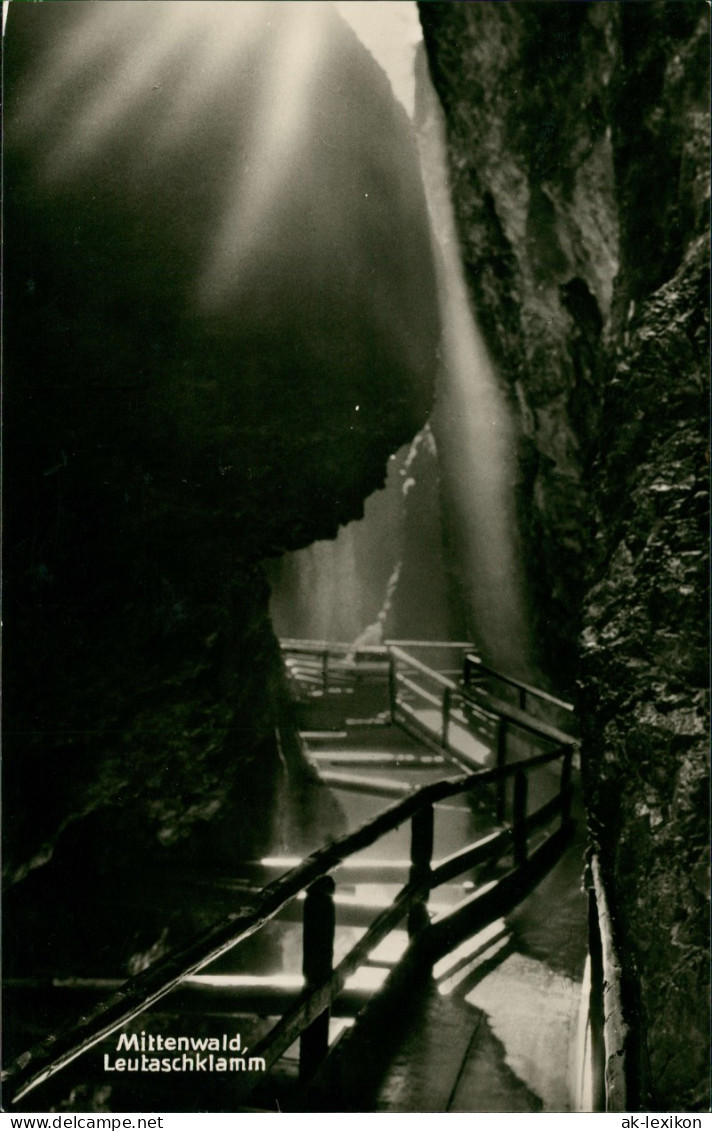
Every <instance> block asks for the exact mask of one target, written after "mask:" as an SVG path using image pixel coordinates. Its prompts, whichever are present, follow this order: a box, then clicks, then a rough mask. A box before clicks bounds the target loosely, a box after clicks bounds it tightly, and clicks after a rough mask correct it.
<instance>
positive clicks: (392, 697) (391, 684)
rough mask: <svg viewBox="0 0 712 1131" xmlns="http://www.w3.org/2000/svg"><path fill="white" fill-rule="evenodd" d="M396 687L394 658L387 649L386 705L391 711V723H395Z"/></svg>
mask: <svg viewBox="0 0 712 1131" xmlns="http://www.w3.org/2000/svg"><path fill="white" fill-rule="evenodd" d="M397 696H398V687H397V684H396V658H395V656H394V655H393V651H392V650H391V649H390V648H389V649H388V705H389V707H390V711H391V722H392V723H395V721H396V707H397Z"/></svg>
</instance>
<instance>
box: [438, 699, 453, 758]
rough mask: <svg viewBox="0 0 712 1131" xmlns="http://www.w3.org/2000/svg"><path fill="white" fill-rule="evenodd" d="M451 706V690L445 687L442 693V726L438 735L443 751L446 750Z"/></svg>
mask: <svg viewBox="0 0 712 1131" xmlns="http://www.w3.org/2000/svg"><path fill="white" fill-rule="evenodd" d="M451 705H452V689H451V688H450V687H446V688H445V689H444V691H443V706H442V715H443V726H442V731H441V734H440V741H441V743H442V745H443V746H444V747H445V749H447V738H448V731H449V730H450V707H451Z"/></svg>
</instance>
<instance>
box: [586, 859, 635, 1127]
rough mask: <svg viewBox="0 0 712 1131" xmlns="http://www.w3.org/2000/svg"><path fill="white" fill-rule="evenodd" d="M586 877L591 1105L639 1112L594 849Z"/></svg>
mask: <svg viewBox="0 0 712 1131" xmlns="http://www.w3.org/2000/svg"><path fill="white" fill-rule="evenodd" d="M587 880H588V883H587V887H588V897H589V917H588V928H589V944H588V950H589V962H590V997H589V1002H588V1031H589V1036H590V1043H591V1057H590V1061H591V1076H592V1080H591V1096H592V1109H593V1111H611V1112H613V1111H617V1112H624V1111H635V1110H637V1108H636V1106H634V1105H635V1099H634V1096H633V1095H632V1091H633V1089H632V1087H631V1080H630V1075H631V1074H630V1062H631V1058H630V1055H629V1054H630V1048H629V1046H630V1042H631V1031H630V1028H629V1026H628V1023H627V1021H626V1016H625V1010H624V1005H623V992H622V969H621V963H620V959H619V957H618V953H617V949H616V942H615V931H614V928H613V921H612V918H611V912H610V908H609V905H608V899H607V896H606V891H605V887H604V883H603V874H602V871H601V865H600V861H599V859H598V856H597V855H596V854H595V853H592V854H591V858H590V861H589V865H588V869H587Z"/></svg>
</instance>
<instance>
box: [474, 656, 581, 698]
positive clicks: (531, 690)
mask: <svg viewBox="0 0 712 1131" xmlns="http://www.w3.org/2000/svg"><path fill="white" fill-rule="evenodd" d="M464 665H465V683H467V679H468V672H469V670H470V669H471V668H477V669H478V670H479V671H481V672H486V673H487V675H491V676H494V678H495V679H498V680H500V681H501V682H502V683H508V684H509V685H510V687H516V688H518V689H519V690H521V691H524V692H526V694H527V695H531V696H533V698H535V699H542V700H543V701H544V702H545V703H551V704H552V705H553V706H555V707H560V708H561V710H562V711H570V712H573V710H574V706H573V703H568V702H566V700H564V699H558V698H557V697H556V696H555V695H552V694H551V693H550V692H548V691H542V690H541V688H539V687H534V686H533V685H532V684H531V683H525V682H524V680H522V679H516V678H515V676H511V675H505V674H504V673H503V672H500V671H497V669H496V668H491V667H490V666H489V664H485V663H483V662H482V660H481V659H480V658H479V656H476V655H474V654H471V655H468V656H465V660H464Z"/></svg>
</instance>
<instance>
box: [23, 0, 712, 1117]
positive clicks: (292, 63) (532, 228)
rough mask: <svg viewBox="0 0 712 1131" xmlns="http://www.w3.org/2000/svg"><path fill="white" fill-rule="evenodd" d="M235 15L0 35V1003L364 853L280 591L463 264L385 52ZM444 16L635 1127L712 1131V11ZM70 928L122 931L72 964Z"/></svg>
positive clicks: (33, 17)
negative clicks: (314, 750) (299, 680)
mask: <svg viewBox="0 0 712 1131" xmlns="http://www.w3.org/2000/svg"><path fill="white" fill-rule="evenodd" d="M181 8H182V11H183V14H182V15H181V14H179V9H181ZM222 8H224V9H226V10H230V11H231V13H232V14H231V15H230V17H229V18H227V20H225V19H224V15H225V13H223V15H221V16H220V18H217V16H216V15H214V16H206V15H205V14H204V13H205V12H206V11H212V10H216V11H219V10H220V9H222ZM240 8H241V5H239V4H232V3H229V4H225V5H206V6H203V5H192V4H191V5H189V4H184V5H180V4H170V3H161V4H155V3H153V4H151V3H148V4H146V3H144V4H142V5H137V4H132V3H123V2H122V0H110V3H108V4H107V3H104V4H102V5H95V4H85V3H80V4H77V3H69V2H66V0H59V2H56V3H52V4H18V3H16V4H11V5H10V13H9V18H8V29H7V37H6V44H5V80H4V85H5V156H4V164H5V169H4V185H5V203H4V217H5V256H4V295H5V298H4V311H5V331H4V357H3V369H4V393H3V396H4V421H5V423H4V449H5V452H4V528H5V536H4V606H5V607H4V712H3V723H4V738H3V764H4V768H3V773H4V779H3V791H4V850H3V851H4V874H5V876H6V883H7V888H6V895H5V921H6V926H5V938H4V948H5V965H6V970H7V969H9V970H10V972H11V973H12V974H15V973H19V974H22V973H24V972H33V973H37V972H40V973H45V974H49V975H52V974H54V973H56V972H57V971H58V970H68V971H71V972H72V973H80V972H81V973H87V974H88V973H95V974H96V975H99V976H101V975H103V976H106V975H107V974H111V975H119V974H122V973H124V974H125V973H128V972H135V971H136V970H138V969H140V968H141V964H146V963H147V962H149V961H150V960H151V958H152V957H155V956H157V955H159V954H160V953H161V952H162V950H164V949H165V948H166V947H168V946H171V945H173V944H174V943H175V942H178V941H181V940H182V939H185V938H187V937H190V935H191V934H192V933H193V932H195V931H196V930H198V929H199V928H201V927H204V926H205V925H206V922H207V920H206V917H205V916H206V915H207V914H208V913H207V912H204V911H201V909H200V908H199V907H196V908H191V909H186V907H185V906H184V905H182V904H181V896H180V893H178V894H177V895H175V894H174V893H173V892H172V890H171V887H170V883H169V882H167V879H168V877H170V875H171V874H172V871H173V870H174V869H178V870H180V869H181V868H183V867H190V868H194V869H204V870H206V871H209V870H210V869H211V868H212V869H216V870H225V869H229V868H230V865H231V863H234V862H235V861H237V860H239V859H241V858H245V857H248V856H250V855H254V854H256V853H261V852H266V851H270V850H273V849H281V850H284V849H286V848H288V849H290V850H291V851H297V852H299V851H303V850H305V849H309V848H312V847H313V846H314V844H315V843H317V841H318V840H319V838H321V837H323V836H324V835H336V834H337V833H338V832H339V831H340V829H341V828H342V815H341V813H340V811H339V808H338V805H337V804H336V802H335V801H334V799H333V797H332V796H331V795H330V794H329V792H328V790H327V789H325V788H324V787H323V786H321V785H320V784H319V782H318V781H317V780H316V779H315V777H314V775H313V772H312V771H311V770H310V768H309V767H308V765H307V763H306V761H305V760H304V759H303V757H302V752H301V749H300V745H299V737H298V734H297V732H296V729H295V724H294V719H293V714H292V707H291V704H290V702H289V696H288V692H287V689H286V683H285V679H284V671H283V667H282V661H281V658H280V654H279V648H278V643H277V640H276V637H275V634H274V631H273V629H272V626H271V624H270V618H269V611H268V603H269V587H268V584H267V582H266V581H265V566H264V562H265V561H266V560H267V559H269V560H270V562H271V564H270V567H269V569H270V576H271V577H273V578H277V579H278V578H279V576H280V574H279V571H280V569H281V568H282V567H280V566H279V565H278V564H275V562H276V561H277V559H278V558H279V557H280V556H281V555H284V554H286V553H288V552H290V551H295V550H300V549H303V548H306V547H310V546H312V544H313V543H315V542H321V541H322V540H325V539H333V538H334V537H335V536H336V534H337V531H338V530H339V527H340V526H344V525H345V524H347V523H349V522H351V521H352V520H355V519H359V518H360V517H361V515H362V514H363V509H364V505H365V501H366V499H367V498H368V497H369V496H370V495H372V493H373V492H374V491H375V490H377V489H378V488H379V487H381V486H382V485H383V483H384V482H385V476H386V468H387V463H388V460H389V457H390V456H392V455H393V454H394V453H395V452H397V450H398V449H399V448H401V446H402V445H404V444H407V443H409V442H410V441H411V440H412V438H413V437H414V436H415V435H416V434H417V433H418V432H419V431H420V429H422V427H423V426H424V424H425V423H426V421H427V420H428V418H429V416H430V414H431V412H432V410H433V405H434V403H435V404H436V405H437V404H438V403H440V404H442V400H441V401H440V402H438V401H437V400H436V397H437V393H436V383H437V373H438V366H439V365H440V364H441V357H440V352H441V351H440V335H441V321H440V318H439V314H438V298H437V281H436V270H435V263H434V257H433V252H432V248H431V239H430V233H429V225H428V217H427V209H426V203H425V194H424V191H423V188H422V186H421V175H420V171H419V165H418V154H417V146H416V140H415V136H414V131H413V130H412V128H411V125H410V122H409V120H408V117H407V115H406V113H405V111H404V110H403V108H402V107H401V106H400V104H399V103H398V102H397V101H396V99H395V98H394V96H393V94H392V92H391V89H390V86H389V83H388V80H387V78H386V76H385V74H384V73H383V71H382V70H381V68H380V67H379V65H378V64H377V63H376V61H375V60H374V58H373V57H372V56H371V55H370V54H369V52H368V51H367V50H366V49H365V47H364V46H363V45H362V43H361V42H359V40H358V39H357V37H356V35H355V34H354V32H353V31H352V30H351V28H350V27H348V26H347V24H346V23H345V22H344V21H343V20H342V19H340V17H339V16H338V15H337V13H336V12H335V11H333V10H332V8H331V5H327V4H318V5H306V6H305V5H298V4H290V3H272V4H270V5H269V9H270V17H271V18H270V19H266V18H265V8H266V5H263V4H257V5H246V6H244V9H245V10H247V9H249V11H250V12H252V13H254V18H248V17H247V16H238V14H237V10H238V9H240ZM189 9H190V10H192V11H193V14H192V15H190V16H188V15H186V14H185V13H187V12H188V10H189ZM201 10H202V14H201ZM419 12H420V20H421V24H422V28H423V35H424V46H425V58H426V59H427V65H428V68H429V71H430V76H431V78H432V82H433V85H434V87H435V90H436V92H437V95H438V96H439V99H440V101H441V103H442V107H443V111H444V114H445V121H446V126H447V148H448V159H449V174H450V182H451V191H452V197H453V203H454V207H455V216H456V221H457V226H458V234H459V242H460V247H461V250H462V259H463V264H464V270H465V278H466V281H467V284H468V287H469V291H470V295H471V299H472V303H473V306H474V309H475V311H476V314H477V320H478V323H479V325H480V328H481V330H482V334H483V336H484V339H485V341H486V345H487V348H488V350H489V352H490V354H491V356H492V358H493V360H494V364H495V368H496V372H497V374H498V380H499V385H500V392H501V395H502V397H503V399H504V400H505V401H506V403H507V404H508V405H509V406H510V407H511V409H512V413H513V418H514V421H515V428H514V432H513V438H512V443H513V444H514V446H515V448H516V465H517V474H516V491H517V499H516V503H517V512H518V520H519V526H520V537H521V542H522V547H523V556H524V560H525V565H526V574H527V584H528V594H529V602H530V606H531V608H530V614H531V621H532V625H533V632H532V637H533V642H534V649H535V657H534V659H535V662H536V664H537V666H538V668H539V670H540V671H541V672H542V673H543V674H544V677H545V678H546V679H547V680H548V682H549V685H550V686H551V687H552V688H554V689H556V690H559V691H560V692H561V693H564V694H571V693H572V692H573V691H574V690H575V693H576V697H577V703H578V709H579V716H580V724H581V727H582V734H583V740H582V774H583V785H584V792H585V802H586V807H587V814H588V824H589V832H590V838H591V842H592V844H593V845H594V846H595V847H596V849H597V851H598V852H599V853H600V858H601V860H602V863H603V866H604V869H605V872H606V879H607V883H608V887H609V894H610V898H611V903H612V907H613V913H614V921H615V928H616V933H617V941H618V944H619V947H620V951H621V954H622V956H623V964H624V989H625V992H626V1003H627V1008H628V1011H629V1016H630V1019H631V1023H632V1031H633V1046H632V1056H631V1062H632V1063H633V1064H634V1068H635V1075H636V1084H637V1090H638V1096H639V1104H640V1108H641V1110H652V1111H664V1110H668V1111H670V1110H679V1111H693V1110H694V1111H697V1110H706V1109H707V1107H708V1101H709V1093H708V1069H707V1065H708V1039H707V1038H708V1024H709V1023H708V1001H709V989H708V977H707V975H708V961H709V947H708V910H707V906H708V905H707V884H708V869H707V856H708V840H709V833H708V816H707V815H708V778H707V745H708V744H707V735H708V705H707V698H706V694H707V683H708V667H707V656H708V636H707V627H706V626H707V608H708V604H707V596H706V595H707V592H708V557H707V554H706V546H707V522H708V518H707V513H708V512H707V509H706V508H707V480H708V461H707V456H706V447H705V445H706V431H705V425H704V423H703V422H704V421H705V420H706V419H707V412H706V409H707V404H708V392H707V376H708V355H709V349H708V320H707V315H708V306H709V303H708V277H709V274H708V273H709V268H708V214H709V213H708V209H709V153H708V146H709V112H708V105H709V96H708V45H709V15H708V7H707V5H706V4H703V3H698V2H696V0H689V2H684V3H675V2H673V0H650V2H646V3H624V2H614V3H603V2H600V0H593V2H580V3H579V2H573V0H564V2H559V3H553V2H546V0H528V2H527V3H509V2H507V0H504V2H488V0H478V2H475V3H458V2H451V0H427V2H424V3H422V4H420V5H419ZM148 32H150V35H148V34H147V33H148ZM77 43H82V44H83V45H84V48H85V53H84V54H82V52H81V51H79V50H77V49H76V45H77ZM208 60H210V61H211V66H210V67H208V66H207V61H208ZM277 105H279V106H280V107H284V106H287V107H288V111H287V112H286V125H285V121H284V120H283V119H282V118H280V115H279V114H277V113H276V112H274V107H275V106H277ZM374 123H377V124H378V128H377V129H376V128H374ZM437 411H438V410H437V407H436V410H435V417H434V419H435V420H436V421H437ZM401 458H403V457H401ZM419 458H420V460H421V464H423V462H424V461H425V463H426V464H427V459H429V458H430V457H429V456H428V453H427V448H426V447H425V446H423V448H422V451H421V454H420V457H419ZM426 474H427V475H428V476H431V477H432V478H431V479H426V478H425V477H424V478H423V480H422V481H421V480H420V479H418V481H417V484H416V488H417V489H416V490H415V493H414V494H413V495H412V496H411V497H410V499H409V500H408V501H407V503H406V505H405V511H404V513H405V515H406V517H405V519H404V523H405V527H404V528H405V530H406V534H405V536H404V546H405V547H406V550H407V549H408V547H409V546H410V553H409V554H408V561H407V562H406V564H405V566H404V567H403V568H404V572H403V573H401V575H400V579H401V581H402V580H403V578H406V577H407V573H408V569H409V568H410V570H411V571H414V569H415V566H414V561H415V560H416V558H417V555H416V554H414V552H413V537H414V531H415V532H416V533H417V531H418V529H419V527H418V525H417V523H415V524H414V522H413V514H417V510H418V507H420V506H422V504H421V503H420V502H419V498H422V497H425V498H427V499H428V500H429V502H428V504H427V505H428V508H431V507H433V506H434V503H433V502H432V499H433V498H434V495H435V494H436V493H437V490H436V487H435V486H434V484H435V482H436V478H437V475H436V473H435V472H433V471H432V469H431V470H428V471H427V472H426ZM419 491H420V492H423V494H421V495H420V496H419V495H418V492H419ZM440 502H441V503H443V499H442V497H441V499H440ZM443 505H444V506H445V510H446V518H447V521H448V522H450V523H452V515H451V514H450V512H448V511H447V505H448V504H447V500H444V504H443ZM408 508H410V517H409V515H408ZM409 523H410V525H408V524H409ZM384 525H385V526H386V527H387V525H388V523H387V522H386V523H384ZM431 529H434V528H431V527H429V528H428V530H429V531H430V530H431ZM429 537H432V534H430V533H429ZM450 537H451V538H452V537H453V534H452V527H451V526H450ZM455 537H456V535H455ZM429 562H430V558H429V557H428V556H427V555H424V562H423V565H422V567H421V568H420V569H419V570H418V572H419V575H420V584H421V585H422V592H423V593H425V590H426V588H427V586H426V585H425V584H424V583H423V575H426V576H427V569H428V568H429ZM446 566H447V567H448V568H452V557H451V559H450V561H449V562H446ZM284 568H285V570H286V568H287V567H284ZM388 568H389V570H390V565H389V567H388ZM386 572H388V570H387V571H386ZM275 584H278V581H276V582H275ZM428 584H430V583H428ZM432 584H433V586H434V585H435V582H433V583H432ZM413 587H414V588H413V591H414V592H415V593H416V597H415V598H414V600H413V602H412V604H411V606H408V604H407V601H406V604H404V605H403V606H402V607H401V606H399V605H398V602H399V601H401V600H403V596H402V592H405V590H406V588H407V586H405V585H403V586H402V592H401V593H399V592H398V590H396V606H395V610H396V611H395V613H394V616H395V617H396V619H395V622H394V623H396V624H402V625H404V626H408V628H409V629H410V626H411V625H412V623H413V621H412V617H413V609H416V610H417V606H418V602H421V603H423V601H424V597H423V596H420V595H418V594H419V590H418V588H417V580H416V582H413ZM438 599H439V600H440V597H439V598H438ZM442 603H443V606H445V605H446V604H447V595H445V596H443V597H442ZM375 607H378V602H377V603H376V606H375ZM399 609H400V611H399ZM443 615H444V614H443ZM448 615H449V616H451V617H452V620H451V622H450V623H452V624H453V625H454V624H458V626H459V624H460V623H461V620H462V618H463V617H464V616H465V615H466V614H464V613H463V612H462V610H461V609H460V608H459V606H458V607H457V609H456V610H455V612H453V607H450V609H449V613H448ZM398 616H400V617H401V618H402V619H401V620H400V621H398V619H397V618H398ZM363 627H365V625H364V626H363ZM325 830H326V833H325ZM156 877H158V879H157V878H156ZM161 884H164V887H165V890H164V892H163V897H162V899H161V900H159V901H156V900H155V899H154V895H155V891H156V885H158V887H159V888H160V886H161ZM78 916H81V918H82V920H83V921H89V920H94V921H97V922H98V923H99V924H102V923H107V922H109V921H111V922H112V923H117V924H118V925H117V927H116V929H114V930H112V931H107V932H105V933H103V932H102V931H100V930H98V931H97V932H96V939H95V941H93V942H92V941H90V940H89V939H86V940H83V941H82V944H81V947H80V948H79V947H78V941H77V937H76V921H77V917H78ZM77 961H80V962H81V965H82V970H81V971H78V970H76V969H74V967H75V966H76V964H77ZM6 1027H7V1030H8V1045H9V1047H12V1043H13V1022H12V1018H10V1017H8V1018H7V1025H6ZM40 1029H41V1024H40ZM37 1035H41V1032H40V1031H39V1030H38V1034H37ZM23 1039H24V1034H23ZM14 1051H19V1050H18V1049H15V1050H14Z"/></svg>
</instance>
